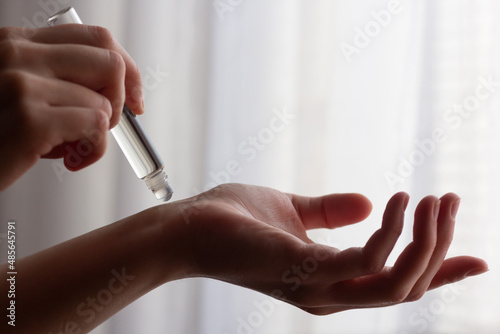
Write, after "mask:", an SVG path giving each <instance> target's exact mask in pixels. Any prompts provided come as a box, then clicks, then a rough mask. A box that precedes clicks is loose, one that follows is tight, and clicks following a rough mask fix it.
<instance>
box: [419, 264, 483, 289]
mask: <svg viewBox="0 0 500 334" xmlns="http://www.w3.org/2000/svg"><path fill="white" fill-rule="evenodd" d="M487 271H488V264H487V263H486V262H485V261H483V260H481V259H478V258H475V257H472V256H458V257H453V258H450V259H447V260H445V261H444V262H443V264H442V265H441V268H440V269H439V271H438V272H437V273H436V275H435V276H434V278H433V279H432V282H431V284H430V285H429V288H428V290H432V289H436V288H439V287H440V286H443V285H445V284H450V283H455V282H458V281H461V280H463V279H465V278H467V277H470V276H476V275H480V274H484V273H485V272H487Z"/></svg>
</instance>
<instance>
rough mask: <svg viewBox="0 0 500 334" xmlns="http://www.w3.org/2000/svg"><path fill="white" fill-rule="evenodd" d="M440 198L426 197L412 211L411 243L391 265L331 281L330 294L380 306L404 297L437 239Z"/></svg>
mask: <svg viewBox="0 0 500 334" xmlns="http://www.w3.org/2000/svg"><path fill="white" fill-rule="evenodd" d="M439 206H440V201H439V200H438V199H437V198H435V197H433V196H428V197H426V198H424V199H423V200H422V201H421V202H420V203H419V205H418V206H417V209H416V211H415V223H414V232H413V238H414V239H413V242H411V243H410V244H409V245H408V246H407V247H406V248H405V250H404V251H403V253H402V254H401V255H400V256H399V258H398V259H397V261H396V263H395V265H394V267H393V268H384V269H383V270H382V271H381V272H379V273H377V274H374V275H369V276H363V277H359V278H356V279H352V280H349V281H344V282H340V283H337V284H334V285H333V286H332V288H331V296H332V298H333V299H334V300H335V301H337V302H338V303H341V304H344V305H347V306H363V305H364V306H382V305H391V304H394V303H399V302H401V301H403V300H404V299H405V298H407V296H408V294H409V293H410V291H411V290H412V288H413V286H414V285H415V283H416V282H417V281H418V279H419V278H420V277H421V276H422V274H423V273H424V272H425V270H426V269H427V266H428V263H429V260H430V258H431V256H432V254H433V252H434V248H435V246H436V241H437V215H438V214H439Z"/></svg>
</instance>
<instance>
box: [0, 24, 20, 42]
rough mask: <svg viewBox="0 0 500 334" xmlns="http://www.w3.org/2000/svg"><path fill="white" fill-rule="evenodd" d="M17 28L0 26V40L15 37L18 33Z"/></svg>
mask: <svg viewBox="0 0 500 334" xmlns="http://www.w3.org/2000/svg"><path fill="white" fill-rule="evenodd" d="M18 30H19V28H12V27H2V28H0V41H6V40H11V39H15V38H16V37H17V36H19V34H18V33H17V32H18Z"/></svg>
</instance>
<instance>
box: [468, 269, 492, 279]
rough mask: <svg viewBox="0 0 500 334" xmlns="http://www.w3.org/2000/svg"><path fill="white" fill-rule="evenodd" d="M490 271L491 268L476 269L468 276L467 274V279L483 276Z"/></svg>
mask: <svg viewBox="0 0 500 334" xmlns="http://www.w3.org/2000/svg"><path fill="white" fill-rule="evenodd" d="M488 271H490V269H489V268H486V269H485V268H481V269H474V270H471V271H469V272H468V273H467V274H465V277H471V276H477V275H481V274H484V273H486V272H488Z"/></svg>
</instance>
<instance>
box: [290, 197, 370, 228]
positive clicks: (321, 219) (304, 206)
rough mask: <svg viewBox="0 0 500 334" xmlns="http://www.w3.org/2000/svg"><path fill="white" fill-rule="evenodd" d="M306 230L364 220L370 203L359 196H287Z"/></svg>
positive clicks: (334, 226)
mask: <svg viewBox="0 0 500 334" xmlns="http://www.w3.org/2000/svg"><path fill="white" fill-rule="evenodd" d="M289 196H290V199H291V201H292V203H293V205H294V207H295V209H296V210H297V213H298V214H299V216H300V218H301V219H302V223H303V224H304V227H305V228H306V229H314V228H330V229H331V228H337V227H342V226H345V225H349V224H353V223H357V222H359V221H362V220H364V219H365V218H366V217H367V216H368V215H369V214H370V212H371V210H372V205H371V202H370V201H369V200H368V199H367V198H366V197H365V196H363V195H360V194H332V195H327V196H323V197H314V198H311V197H303V196H298V195H289Z"/></svg>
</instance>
